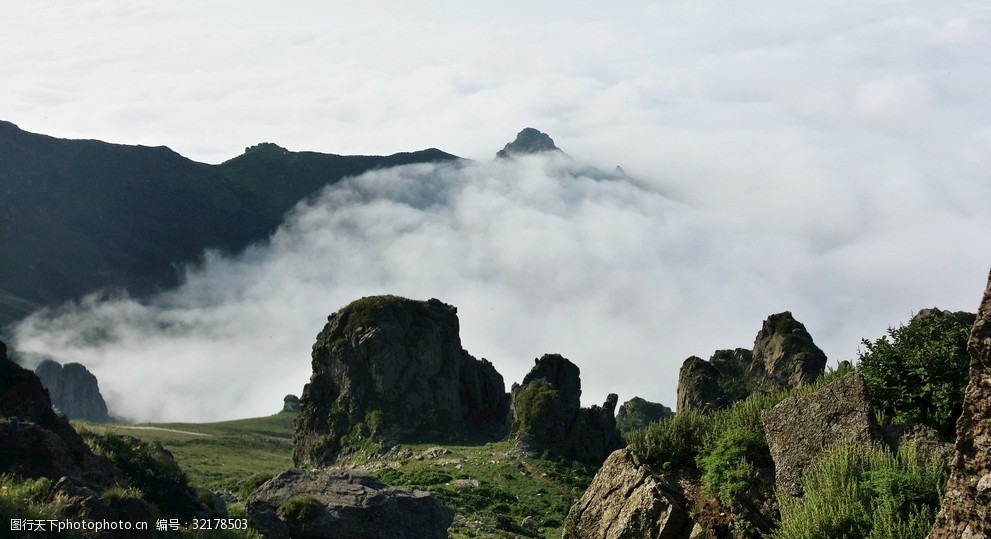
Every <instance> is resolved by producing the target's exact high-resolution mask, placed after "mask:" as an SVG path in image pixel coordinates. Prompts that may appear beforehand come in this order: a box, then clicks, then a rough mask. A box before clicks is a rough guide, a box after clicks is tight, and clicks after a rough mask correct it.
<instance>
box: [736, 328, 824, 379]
mask: <svg viewBox="0 0 991 539" xmlns="http://www.w3.org/2000/svg"><path fill="white" fill-rule="evenodd" d="M825 368H826V354H824V353H823V352H822V350H820V349H819V347H818V346H816V345H815V343H814V342H812V336H811V335H809V332H808V331H806V329H805V326H804V325H802V323H801V322H799V321H798V320H795V318H794V317H793V316H792V315H791V313H790V312H787V311H786V312H783V313H779V314H772V315H771V316H769V317H768V318H767V320H765V321H764V326H763V327H762V328H761V330H760V332H759V333H758V334H757V339H756V340H755V341H754V350H753V360H752V361H751V363H750V371H749V373H748V374H749V377H750V379H751V380H754V381H756V382H758V383H759V384H760V385H761V387H762V388H763V389H772V390H782V389H788V388H792V387H797V386H800V385H802V384H807V383H809V382H812V381H813V380H815V379H816V378H818V377H820V376H822V372H823V369H825Z"/></svg>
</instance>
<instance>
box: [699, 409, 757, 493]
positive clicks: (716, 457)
mask: <svg viewBox="0 0 991 539" xmlns="http://www.w3.org/2000/svg"><path fill="white" fill-rule="evenodd" d="M771 464H772V461H771V453H770V450H769V449H768V447H767V439H766V438H765V437H764V435H763V434H762V433H760V432H754V431H752V430H749V429H745V428H740V427H736V428H732V429H729V430H727V431H725V432H723V433H722V434H721V435H720V436H719V438H718V439H717V440H716V441H715V442H714V443H713V445H712V448H711V449H709V450H708V451H707V452H706V454H705V455H703V456H700V458H699V466H700V467H701V468H702V471H703V475H702V480H703V481H704V483H705V485H706V489H707V491H708V492H709V494H710V495H714V496H715V497H716V498H718V499H719V501H721V502H722V503H723V504H724V505H726V506H727V507H730V506H732V505H733V503H734V501H735V500H736V499H737V497H738V496H739V495H741V494H743V493H744V492H747V491H749V490H752V486H753V485H754V484H755V483H757V481H758V478H757V468H761V467H764V466H770V465H771Z"/></svg>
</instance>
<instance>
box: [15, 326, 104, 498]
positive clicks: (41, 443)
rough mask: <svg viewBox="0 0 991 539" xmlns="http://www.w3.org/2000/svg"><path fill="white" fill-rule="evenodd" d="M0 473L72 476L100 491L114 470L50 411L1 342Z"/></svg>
mask: <svg viewBox="0 0 991 539" xmlns="http://www.w3.org/2000/svg"><path fill="white" fill-rule="evenodd" d="M0 447H2V448H3V451H0V473H12V474H14V475H16V476H19V477H25V478H35V477H47V478H49V479H51V480H53V481H57V480H59V479H60V478H61V477H63V476H64V477H69V478H70V479H71V480H72V481H74V482H76V483H78V484H79V485H83V486H86V487H89V488H94V489H97V490H100V489H102V488H104V487H107V486H110V485H112V484H114V483H115V482H116V477H117V472H116V470H115V469H114V467H113V465H111V464H110V462H109V461H107V460H106V459H104V458H101V457H98V456H97V455H94V454H93V452H92V451H91V450H90V449H89V447H87V446H86V444H85V442H83V439H82V437H80V436H79V434H78V433H77V432H76V431H75V429H73V428H72V425H70V424H69V422H68V421H66V420H65V419H63V418H61V417H59V416H58V415H56V414H55V412H54V411H52V401H51V400H50V399H49V397H48V391H46V390H45V388H44V387H42V385H41V381H40V380H38V377H37V376H36V375H35V374H34V373H33V372H31V371H29V370H27V369H25V368H23V367H21V366H20V365H17V364H16V363H14V362H13V361H11V360H10V359H8V358H7V346H6V345H5V344H4V343H2V342H0Z"/></svg>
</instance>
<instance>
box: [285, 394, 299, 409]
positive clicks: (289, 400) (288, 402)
mask: <svg viewBox="0 0 991 539" xmlns="http://www.w3.org/2000/svg"><path fill="white" fill-rule="evenodd" d="M282 411H283V412H298V411H299V397H297V396H296V395H286V398H284V399H282Z"/></svg>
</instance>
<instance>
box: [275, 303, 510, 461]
mask: <svg viewBox="0 0 991 539" xmlns="http://www.w3.org/2000/svg"><path fill="white" fill-rule="evenodd" d="M458 332H459V322H458V316H457V309H456V308H454V307H452V306H451V305H446V304H444V303H441V302H440V301H439V300H436V299H431V300H429V301H414V300H410V299H405V298H400V297H396V296H376V297H368V298H362V299H360V300H358V301H355V302H353V303H351V304H350V305H348V306H347V307H345V308H343V309H341V310H340V311H338V312H336V313H334V314H332V315H331V316H330V317H329V318H328V321H327V325H326V326H325V327H324V329H323V331H321V332H320V334H319V335H318V336H317V341H316V344H314V345H313V361H312V366H313V375H312V376H311V378H310V383H308V384H306V386H305V387H304V388H303V394H302V396H301V398H300V401H301V412H300V416H299V419H297V421H296V429H295V432H294V435H293V442H294V444H293V461H294V462H295V463H296V465H298V466H318V467H319V466H325V465H328V464H331V463H333V462H334V461H335V460H336V458H337V457H338V456H339V455H340V453H341V452H342V451H347V450H348V449H349V448H348V444H347V442H346V440H354V439H360V440H364V439H374V440H377V441H382V442H386V443H395V442H398V441H401V440H402V439H405V438H406V437H408V436H411V435H414V434H427V435H444V436H452V435H461V434H464V435H491V436H493V437H496V436H504V435H505V432H506V418H507V417H508V414H509V397H508V395H507V394H506V388H505V384H504V382H503V379H502V376H501V375H500V374H499V373H498V372H496V370H495V368H494V367H493V366H492V364H491V363H489V362H488V361H486V360H484V359H481V360H479V359H475V358H474V357H472V356H471V355H470V354H469V353H468V352H466V351H465V350H464V349H462V348H461V338H460V336H459V334H458Z"/></svg>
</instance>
